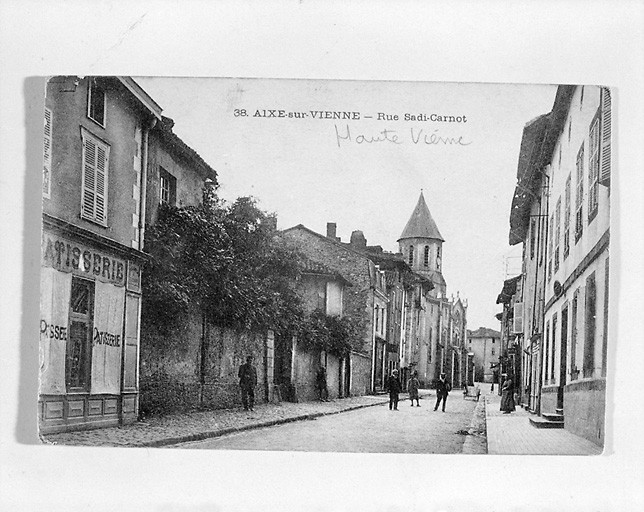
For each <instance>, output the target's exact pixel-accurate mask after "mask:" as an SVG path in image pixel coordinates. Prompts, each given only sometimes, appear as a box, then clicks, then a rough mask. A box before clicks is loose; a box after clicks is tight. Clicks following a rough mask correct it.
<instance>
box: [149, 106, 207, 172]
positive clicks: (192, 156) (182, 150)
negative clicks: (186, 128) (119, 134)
mask: <svg viewBox="0 0 644 512" xmlns="http://www.w3.org/2000/svg"><path fill="white" fill-rule="evenodd" d="M173 126H174V121H173V120H172V119H170V118H169V117H166V116H162V118H161V122H160V123H157V125H156V129H155V132H156V133H157V134H159V137H160V138H161V140H162V141H163V142H164V143H165V144H166V147H167V148H169V149H171V150H172V151H174V153H175V154H177V155H179V156H182V157H183V158H185V159H186V160H188V162H190V163H191V164H192V165H193V166H194V167H195V169H196V170H197V171H198V172H199V174H200V175H201V176H202V177H203V178H204V179H205V178H210V179H211V180H213V181H214V182H215V183H217V171H215V170H214V169H213V168H212V167H210V166H209V165H208V164H207V163H206V161H205V160H204V159H203V158H201V156H199V153H197V152H196V151H195V150H194V149H192V148H191V147H190V146H188V144H186V143H185V142H184V141H183V140H181V138H180V137H179V136H178V135H177V134H176V133H174V131H172V128H173Z"/></svg>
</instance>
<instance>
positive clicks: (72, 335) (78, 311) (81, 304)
mask: <svg viewBox="0 0 644 512" xmlns="http://www.w3.org/2000/svg"><path fill="white" fill-rule="evenodd" d="M93 307H94V283H93V282H91V281H87V280H85V279H80V278H77V277H74V278H73V279H72V291H71V299H70V312H69V340H68V341H67V354H66V358H65V382H66V384H67V390H68V391H74V390H75V391H86V390H87V389H88V387H89V382H90V368H91V357H92V354H91V350H92V325H93V319H92V316H93Z"/></svg>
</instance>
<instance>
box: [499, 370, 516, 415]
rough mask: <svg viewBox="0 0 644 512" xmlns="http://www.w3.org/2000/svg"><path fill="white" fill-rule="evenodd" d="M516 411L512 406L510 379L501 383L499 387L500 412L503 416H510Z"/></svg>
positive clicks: (512, 388) (512, 387)
mask: <svg viewBox="0 0 644 512" xmlns="http://www.w3.org/2000/svg"><path fill="white" fill-rule="evenodd" d="M515 409H516V407H515V405H514V383H513V382H512V379H511V378H510V377H508V378H506V379H505V380H504V381H503V386H501V410H502V411H503V414H510V413H511V412H512V411H514V410H515Z"/></svg>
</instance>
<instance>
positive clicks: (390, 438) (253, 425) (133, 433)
mask: <svg viewBox="0 0 644 512" xmlns="http://www.w3.org/2000/svg"><path fill="white" fill-rule="evenodd" d="M401 398H402V400H401V402H400V405H399V409H400V410H399V411H397V412H395V411H391V412H390V411H389V409H388V407H387V403H388V397H387V396H383V395H380V396H361V397H351V398H346V399H339V400H332V401H330V402H304V403H290V402H283V403H281V404H260V405H258V406H256V408H255V411H253V412H246V411H243V410H239V409H228V410H218V411H208V412H196V413H191V414H181V415H171V416H165V417H157V418H150V419H149V420H147V421H145V422H137V423H135V424H132V425H127V426H124V427H121V428H105V429H97V430H88V431H79V432H69V433H64V434H52V435H48V436H43V441H44V442H45V443H55V444H65V445H72V446H121V447H123V446H131V447H144V446H147V447H154V446H173V447H179V448H191V449H194V448H216V449H253V450H307V451H345V452H397V453H461V452H465V453H485V452H486V445H485V422H484V408H483V407H482V406H483V403H482V402H481V403H480V406H479V408H478V410H479V412H478V414H474V411H475V407H476V405H477V403H476V402H472V401H469V400H468V401H466V400H463V399H462V398H461V396H460V393H458V392H455V393H452V395H450V398H449V400H448V405H447V412H445V413H442V412H441V411H440V410H439V411H437V412H434V411H433V404H434V400H435V396H434V395H433V394H430V392H429V391H423V392H421V405H422V406H421V407H420V408H419V407H415V406H414V407H410V405H409V401H408V400H406V399H405V398H406V397H405V395H402V396H401ZM339 413H343V414H339ZM473 414H474V416H473ZM477 417H478V420H477ZM481 418H482V419H481ZM307 420H308V421H307ZM310 420H315V421H310ZM366 425H369V430H368V431H366V430H365V426H366ZM470 433H474V434H475V435H468V434H470Z"/></svg>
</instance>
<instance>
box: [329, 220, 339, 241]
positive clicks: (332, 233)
mask: <svg viewBox="0 0 644 512" xmlns="http://www.w3.org/2000/svg"><path fill="white" fill-rule="evenodd" d="M336 228H337V226H336V223H335V222H327V223H326V236H327V238H330V239H331V240H335V241H336V242H339V241H340V239H339V238H338V237H337V236H336V234H335V233H336Z"/></svg>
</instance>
